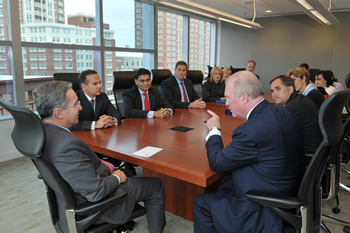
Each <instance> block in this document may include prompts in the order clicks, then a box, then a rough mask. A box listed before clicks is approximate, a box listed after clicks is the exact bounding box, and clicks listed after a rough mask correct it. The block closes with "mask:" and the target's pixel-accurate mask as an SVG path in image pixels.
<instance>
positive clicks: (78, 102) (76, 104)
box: [67, 100, 81, 108]
mask: <svg viewBox="0 0 350 233" xmlns="http://www.w3.org/2000/svg"><path fill="white" fill-rule="evenodd" d="M80 106H81V105H80V101H79V100H78V101H77V102H75V104H73V105H67V107H73V108H78V107H80Z"/></svg>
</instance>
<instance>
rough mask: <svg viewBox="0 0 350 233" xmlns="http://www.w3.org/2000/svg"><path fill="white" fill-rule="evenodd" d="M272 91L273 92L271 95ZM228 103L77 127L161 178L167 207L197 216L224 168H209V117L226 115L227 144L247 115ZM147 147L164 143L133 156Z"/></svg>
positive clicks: (97, 146)
mask: <svg viewBox="0 0 350 233" xmlns="http://www.w3.org/2000/svg"><path fill="white" fill-rule="evenodd" d="M270 96H271V95H269V94H267V99H271V98H270ZM225 109H226V106H225V104H221V103H215V102H211V103H207V107H206V109H175V114H174V115H172V116H170V117H168V118H153V119H144V118H129V119H124V120H123V121H122V122H121V123H120V124H118V125H117V126H113V127H110V128H107V129H97V130H94V131H72V133H73V134H74V135H76V136H78V137H79V138H81V139H82V140H84V141H85V142H86V143H87V144H88V145H89V146H90V147H91V148H92V149H93V150H94V151H95V152H98V153H101V154H104V155H107V156H110V157H113V158H117V159H120V160H122V161H125V162H128V163H132V164H135V165H138V166H141V167H142V168H143V176H152V177H158V178H160V179H161V180H162V182H163V185H164V189H165V193H166V204H165V209H166V211H168V212H170V213H173V214H175V215H178V216H180V217H183V218H185V219H188V220H191V221H193V200H194V198H195V197H196V196H198V195H199V194H201V193H205V192H215V191H216V190H217V188H218V187H219V185H220V182H221V178H222V177H223V176H224V174H222V173H217V172H214V171H212V170H211V169H210V168H209V164H208V159H207V153H206V148H205V143H206V141H205V137H206V135H207V134H208V131H209V130H208V128H207V126H206V124H205V121H206V120H208V119H209V118H210V115H209V114H208V113H207V110H212V111H213V112H215V113H216V114H218V115H219V116H220V118H221V134H222V139H223V143H224V145H225V146H226V145H228V144H229V143H230V142H231V140H232V139H231V135H232V131H233V130H234V129H235V128H236V127H238V126H239V125H240V124H242V123H244V122H245V121H246V120H244V119H239V118H234V117H232V116H231V115H225ZM176 126H184V127H189V128H193V130H190V131H187V132H180V131H175V130H171V129H170V128H173V127H176ZM146 146H153V147H158V148H163V150H161V151H160V152H158V153H156V154H154V155H152V156H151V157H141V156H135V155H133V153H134V152H136V151H138V150H141V149H143V148H144V147H146Z"/></svg>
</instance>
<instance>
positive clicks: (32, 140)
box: [0, 100, 146, 233]
mask: <svg viewBox="0 0 350 233" xmlns="http://www.w3.org/2000/svg"><path fill="white" fill-rule="evenodd" d="M0 104H1V105H2V106H3V107H4V108H5V109H6V110H7V111H8V112H10V113H11V115H12V116H13V119H14V121H15V126H14V128H13V131H12V134H11V137H12V140H13V143H14V144H15V146H16V148H17V150H18V151H19V152H20V153H21V154H23V155H24V156H26V157H28V158H30V159H31V160H32V161H33V163H34V164H35V166H36V168H37V169H38V171H39V173H40V174H39V175H40V177H41V178H42V179H43V181H44V184H45V186H46V194H47V199H48V203H49V209H50V214H51V221H52V224H53V225H54V227H55V230H56V232H62V233H66V232H70V233H73V232H74V233H81V232H86V233H105V232H107V231H109V230H113V229H114V228H116V227H118V226H119V225H118V224H109V223H102V224H96V225H94V223H95V222H96V221H97V220H98V218H99V217H100V216H101V215H102V214H103V213H104V211H106V210H107V209H109V207H111V206H113V205H115V204H118V203H120V202H122V201H123V200H124V198H125V197H126V195H127V193H126V192H124V191H123V190H120V189H119V190H117V191H115V192H113V193H111V194H110V195H109V196H107V197H106V198H104V199H103V200H101V201H99V202H95V203H92V202H84V203H82V204H79V205H77V203H76V202H75V200H74V198H73V195H72V192H73V191H72V189H71V187H70V186H69V184H68V183H67V182H66V181H65V180H64V179H63V178H62V177H61V175H60V174H59V173H58V172H57V170H56V169H55V167H54V166H52V165H51V163H50V162H49V161H48V160H47V159H46V158H45V156H44V155H43V154H42V151H43V147H44V145H45V138H46V131H45V128H44V126H43V124H42V122H41V119H40V118H39V117H38V116H36V115H35V114H34V113H33V112H32V111H30V110H29V109H26V108H23V107H18V106H15V105H13V104H11V103H10V102H8V101H6V100H0ZM58 199H60V200H63V201H64V203H65V205H64V206H63V205H57V204H58V202H57V200H58ZM144 214H146V209H145V208H143V207H142V206H140V205H138V204H137V205H136V206H135V209H134V211H133V213H132V215H131V216H130V219H134V218H137V217H139V216H142V215H144Z"/></svg>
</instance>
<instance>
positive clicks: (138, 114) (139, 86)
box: [123, 68, 174, 118]
mask: <svg viewBox="0 0 350 233" xmlns="http://www.w3.org/2000/svg"><path fill="white" fill-rule="evenodd" d="M135 84H136V85H135V86H133V87H132V88H130V89H129V90H125V91H123V105H124V110H125V117H126V118H153V117H162V118H163V117H168V116H170V115H172V114H173V112H174V110H173V106H171V104H169V103H168V101H166V100H165V99H164V98H163V97H162V96H161V95H160V94H159V91H158V89H157V88H154V87H151V86H152V84H151V72H150V71H149V70H146V69H144V68H141V69H139V70H138V71H136V74H135Z"/></svg>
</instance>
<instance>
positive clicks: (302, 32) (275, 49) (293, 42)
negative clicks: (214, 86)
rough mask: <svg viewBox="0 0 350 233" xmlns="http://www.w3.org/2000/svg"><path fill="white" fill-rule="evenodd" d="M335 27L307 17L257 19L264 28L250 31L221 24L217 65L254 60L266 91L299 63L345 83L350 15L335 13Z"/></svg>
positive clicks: (349, 55)
mask: <svg viewBox="0 0 350 233" xmlns="http://www.w3.org/2000/svg"><path fill="white" fill-rule="evenodd" d="M334 15H335V17H336V18H337V19H338V20H339V21H340V23H339V24H337V25H331V26H328V25H321V24H319V23H317V22H316V21H314V20H313V19H311V18H310V17H308V16H306V15H294V16H286V17H271V18H258V19H257V20H256V21H257V22H258V23H260V24H261V25H262V26H263V27H264V28H262V29H258V30H252V29H248V28H244V27H239V26H236V25H234V24H230V23H226V22H223V23H222V24H221V27H222V28H221V41H220V43H221V48H220V49H221V51H220V61H221V62H220V63H221V64H218V65H220V66H227V65H232V66H233V67H235V68H238V67H245V66H246V63H247V61H248V60H251V59H252V60H254V61H256V63H257V65H256V69H255V73H256V74H258V75H259V76H260V80H261V83H262V85H263V87H264V90H265V91H269V87H270V85H269V81H270V80H271V79H272V78H273V77H276V76H278V75H280V74H287V72H288V71H289V70H290V69H293V68H295V67H297V66H299V65H300V64H301V63H304V62H306V63H308V64H309V65H310V68H319V69H325V70H332V71H333V72H334V75H335V77H336V78H337V79H338V80H339V81H340V82H342V83H344V80H345V77H346V75H347V74H348V73H349V72H350V30H349V28H350V12H339V13H334Z"/></svg>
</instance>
